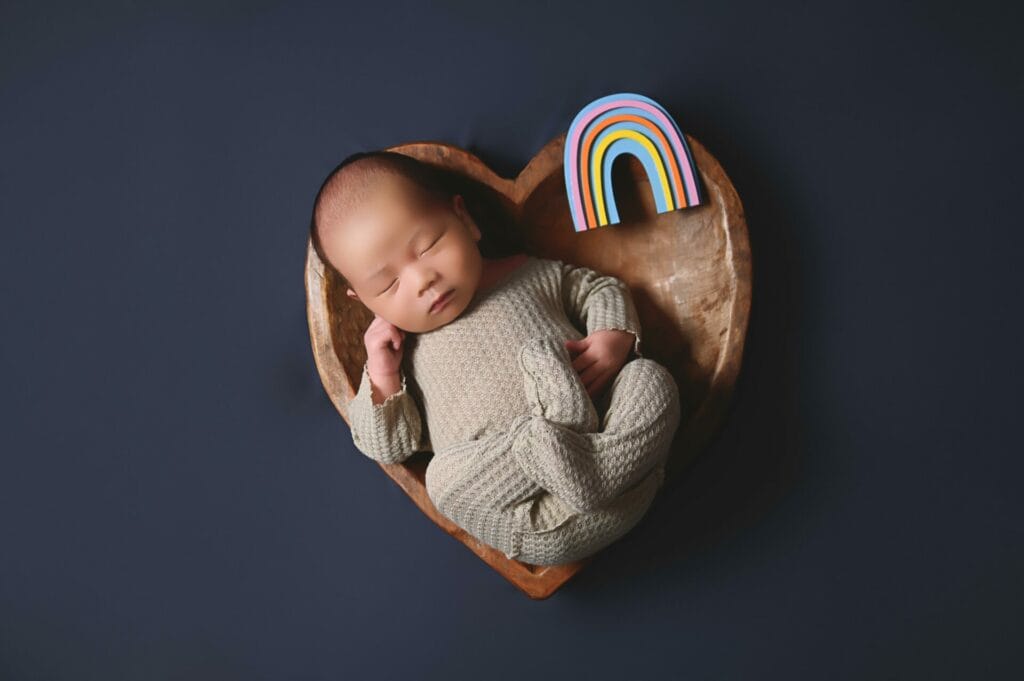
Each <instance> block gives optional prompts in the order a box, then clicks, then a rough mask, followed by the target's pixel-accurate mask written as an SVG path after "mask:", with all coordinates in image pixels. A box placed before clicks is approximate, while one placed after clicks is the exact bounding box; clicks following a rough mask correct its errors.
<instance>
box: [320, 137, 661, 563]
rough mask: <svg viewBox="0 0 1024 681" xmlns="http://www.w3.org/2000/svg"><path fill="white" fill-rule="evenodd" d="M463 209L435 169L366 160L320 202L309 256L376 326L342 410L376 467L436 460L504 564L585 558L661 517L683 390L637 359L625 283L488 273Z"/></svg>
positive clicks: (582, 274)
mask: <svg viewBox="0 0 1024 681" xmlns="http://www.w3.org/2000/svg"><path fill="white" fill-rule="evenodd" d="M451 192H452V190H450V189H449V188H448V187H447V186H446V185H445V184H444V183H443V181H442V180H441V178H440V177H439V176H438V175H437V174H436V171H435V170H434V169H433V168H432V167H431V166H429V165H427V164H424V163H421V162H419V161H416V160H415V159H412V158H411V157H408V156H405V155H403V154H398V153H395V152H369V153H359V154H354V155H352V156H350V157H348V158H347V159H346V160H345V161H343V162H342V164H341V165H339V166H338V167H337V168H336V169H335V170H334V171H332V173H331V174H330V175H329V176H328V178H327V179H326V180H325V181H324V184H323V186H322V187H321V189H320V192H319V193H318V194H317V198H316V202H315V206H314V211H313V221H312V224H311V238H312V241H313V244H314V247H315V248H316V250H317V253H318V255H319V257H320V259H321V260H322V261H323V262H324V264H325V266H326V267H329V268H333V270H334V271H335V273H336V275H338V276H340V277H341V278H342V281H343V282H344V286H345V287H346V292H347V295H348V296H350V297H351V298H353V299H355V300H358V301H360V302H361V303H362V304H363V305H365V306H366V307H367V308H368V309H369V310H370V311H371V312H373V313H374V315H375V317H374V319H373V321H372V322H371V324H370V326H369V328H368V329H367V330H366V333H365V335H364V343H365V345H366V355H367V359H366V363H365V364H364V366H363V371H362V378H361V382H360V385H359V388H358V390H357V392H356V395H355V396H354V398H353V399H352V400H351V401H350V402H349V403H348V405H347V410H348V419H349V423H350V426H351V430H352V438H353V442H354V444H355V445H356V447H357V448H358V449H359V450H360V451H361V452H362V453H364V454H366V455H367V456H368V457H370V458H372V459H374V460H376V461H379V462H382V463H399V462H401V461H404V460H405V459H407V458H408V457H409V456H411V455H412V454H413V453H414V452H416V451H424V450H429V451H433V458H432V459H431V461H430V463H429V464H428V467H427V471H426V488H427V495H428V496H429V497H430V499H431V501H432V502H433V504H434V506H435V507H436V508H437V510H438V511H439V512H440V513H441V514H442V515H444V516H445V517H447V518H449V519H450V520H451V521H452V522H454V523H455V524H456V525H458V526H459V527H461V528H462V529H464V530H465V531H466V532H468V533H469V534H470V535H472V536H473V537H475V538H476V539H478V540H479V541H481V542H483V543H484V544H487V545H488V546H491V547H494V548H496V549H498V550H500V551H502V552H503V553H504V554H505V555H506V556H508V557H509V558H515V559H517V560H520V561H523V562H525V563H531V564H534V565H554V564H560V563H566V562H570V561H574V560H578V559H581V558H584V557H586V556H588V555H591V554H593V553H594V552H596V551H598V550H600V549H601V548H603V547H605V546H607V545H608V544H611V543H612V542H614V541H615V540H617V539H618V538H620V537H622V536H623V535H624V534H626V533H627V532H628V531H629V530H630V529H631V528H632V527H634V526H635V525H636V523H637V522H638V521H639V520H640V519H641V517H643V515H644V513H646V511H647V509H648V508H649V506H650V504H651V502H652V501H653V499H654V496H655V494H656V492H657V490H658V488H659V487H660V486H661V483H662V481H663V479H664V465H665V461H666V458H667V455H668V451H669V447H670V444H671V440H672V437H673V435H674V433H675V431H676V428H677V427H678V425H679V422H680V402H679V392H678V388H677V386H676V383H675V380H674V379H673V378H672V376H671V374H670V373H669V372H668V370H667V369H665V367H663V366H662V365H660V364H658V363H656V362H654V361H653V360H650V359H647V358H645V357H643V356H642V355H641V353H640V325H639V320H638V318H637V314H636V309H635V306H634V304H633V300H632V298H631V296H630V293H629V289H628V288H627V287H626V285H625V284H624V283H623V282H622V281H620V280H619V279H617V278H615V277H611V276H603V275H601V274H599V273H598V272H596V271H594V270H592V269H588V268H586V267H578V266H574V265H571V264H568V263H565V262H562V261H560V260H550V259H545V258H538V257H534V256H530V255H522V254H520V255H515V256H511V257H506V258H501V259H485V258H483V257H482V255H481V253H480V250H479V248H478V245H477V242H478V241H480V239H481V232H480V229H479V228H478V225H477V224H476V221H475V220H474V218H473V215H472V214H471V213H470V212H469V210H468V209H467V207H466V203H465V200H464V198H463V196H462V195H460V194H452V193H451ZM581 328H583V329H586V332H587V333H586V335H584V334H583V333H582V332H581V331H580V329H581ZM595 402H596V404H595Z"/></svg>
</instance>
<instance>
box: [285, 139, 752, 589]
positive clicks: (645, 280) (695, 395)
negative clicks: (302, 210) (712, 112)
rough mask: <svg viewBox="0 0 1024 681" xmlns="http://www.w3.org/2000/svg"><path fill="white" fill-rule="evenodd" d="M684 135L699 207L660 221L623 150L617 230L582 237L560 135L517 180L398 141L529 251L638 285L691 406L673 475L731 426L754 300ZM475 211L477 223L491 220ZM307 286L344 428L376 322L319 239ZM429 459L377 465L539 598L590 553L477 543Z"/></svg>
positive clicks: (736, 248)
mask: <svg viewBox="0 0 1024 681" xmlns="http://www.w3.org/2000/svg"><path fill="white" fill-rule="evenodd" d="M686 140H687V143H688V144H689V145H690V151H691V153H692V154H693V159H694V162H695V164H696V166H697V169H698V171H699V174H700V179H701V183H702V187H703V196H704V199H703V200H704V203H703V204H701V205H699V206H695V207H692V208H685V209H682V210H675V211H670V212H666V213H658V212H657V210H656V207H655V204H654V197H653V194H652V192H651V190H650V184H649V182H648V179H647V176H646V174H645V173H644V170H643V166H642V165H641V164H640V162H639V161H637V160H636V159H635V158H633V157H631V156H622V157H620V158H619V159H618V160H617V161H616V162H615V165H614V166H613V173H612V184H613V191H614V194H615V200H616V204H617V206H618V210H619V216H620V218H621V222H620V223H618V224H614V225H605V226H602V227H597V228H596V229H590V230H587V231H585V232H576V231H575V229H574V226H573V222H572V217H571V215H570V213H569V204H568V201H567V196H566V188H565V179H564V174H563V170H562V153H563V146H564V142H565V135H564V134H563V135H561V136H559V137H558V138H556V139H554V140H552V141H551V142H549V143H548V144H547V145H546V146H545V147H544V148H543V149H541V151H540V152H539V153H538V154H537V155H536V156H535V157H534V158H533V159H532V160H531V161H530V162H529V164H527V166H526V168H525V169H524V170H523V171H522V173H520V175H519V177H517V178H516V179H514V180H510V179H506V178H502V177H499V176H497V175H496V174H494V172H492V171H491V170H490V169H489V168H488V167H487V166H486V165H485V164H484V163H483V162H482V161H481V160H480V159H478V158H477V157H476V156H474V155H472V154H470V153H469V152H466V151H464V150H462V149H459V148H458V147H453V146H450V145H447V144H441V143H428V142H422V143H411V144H403V145H399V146H395V147H390V150H391V151H397V152H400V153H403V154H407V155H409V156H413V157H415V158H417V159H419V160H421V161H425V162H427V163H430V164H433V165H436V166H439V167H441V168H443V169H445V170H446V171H447V172H449V173H451V174H454V175H457V176H458V177H460V178H462V179H464V180H465V181H466V182H467V186H469V187H475V190H474V191H479V192H481V194H480V196H482V197H484V198H488V199H489V200H490V205H492V206H496V207H497V210H498V212H499V213H501V214H502V215H501V218H503V219H505V220H508V224H509V225H510V227H509V228H510V229H517V230H518V234H517V237H518V240H519V242H520V243H521V244H522V246H523V250H524V251H525V252H527V253H530V254H532V255H535V256H538V257H543V258H551V259H556V260H562V261H565V262H568V263H573V264H576V265H583V266H586V267H590V268H593V269H595V270H597V271H599V272H601V273H606V274H611V275H614V276H616V277H618V278H620V279H621V280H622V281H624V282H625V283H626V284H628V285H629V287H630V290H631V292H632V294H633V298H634V301H635V303H636V307H637V312H638V313H639V315H640V321H641V325H642V329H641V333H642V343H641V346H640V350H641V352H642V353H643V355H644V356H645V357H649V358H651V359H653V360H655V361H657V362H659V363H661V364H663V365H665V366H666V367H667V368H668V369H669V370H670V371H671V372H672V374H673V376H675V378H676V381H677V383H678V385H679V391H680V396H681V398H682V408H683V413H682V422H681V424H680V427H679V430H678V431H677V433H676V436H675V438H674V440H673V445H672V453H671V458H670V460H669V465H668V475H669V476H670V477H671V476H673V475H676V474H678V472H679V471H680V470H681V469H683V468H685V467H686V466H687V465H688V464H689V463H690V462H692V460H693V458H694V457H695V455H696V454H697V453H698V452H699V451H700V449H701V448H702V447H703V446H704V445H705V444H706V443H707V442H708V440H709V439H710V438H711V436H712V435H714V433H715V431H716V430H717V428H718V427H719V426H720V425H721V422H722V420H723V417H724V415H725V412H726V409H727V408H728V405H729V399H730V397H731V394H732V390H733V386H734V384H735V382H736V378H737V375H738V373H739V369H740V363H741V359H742V354H743V344H744V339H745V336H746V331H747V322H748V317H749V313H750V303H751V274H752V264H751V257H750V246H749V240H748V236H747V227H746V222H745V219H744V215H743V207H742V205H741V203H740V199H739V197H738V196H737V194H736V190H735V189H734V188H733V186H732V183H731V182H730V181H729V178H728V177H727V176H726V174H725V172H724V171H723V170H722V168H721V166H720V165H719V164H718V162H717V161H716V160H715V158H714V157H713V156H711V154H709V153H708V151H707V150H706V149H705V148H704V147H703V146H702V145H701V144H700V143H699V142H697V140H695V139H694V138H692V137H690V136H689V135H687V136H686ZM467 199H468V197H467ZM470 205H472V204H470ZM475 217H476V219H477V221H478V223H479V222H480V221H481V216H480V215H476V216H475ZM492 217H493V216H492ZM481 229H482V230H484V234H485V236H484V238H485V239H486V238H488V237H487V236H486V235H487V231H486V230H485V229H484V228H483V227H481ZM305 285H306V309H307V316H308V320H309V328H310V337H311V341H312V345H313V354H314V358H315V361H316V366H317V370H318V372H319V374H320V378H321V380H322V381H323V385H324V388H325V389H326V391H327V394H328V395H329V396H330V399H331V401H332V402H333V403H334V406H335V407H336V408H337V409H338V412H339V413H340V414H341V416H342V418H344V419H345V421H346V423H348V422H349V421H348V415H347V410H346V406H347V404H348V402H349V400H351V399H352V397H353V396H354V395H355V391H356V390H357V389H358V387H359V380H360V377H361V371H362V367H363V363H364V362H365V361H366V350H365V348H364V346H363V334H364V333H365V331H366V328H367V327H368V326H369V324H370V322H371V320H372V319H373V314H372V313H371V312H370V311H369V310H367V309H366V308H365V307H364V306H363V305H362V304H361V303H358V302H356V301H353V300H352V299H351V298H349V297H348V296H346V295H345V290H344V288H343V287H342V286H340V284H339V282H338V281H337V280H336V277H334V276H332V271H331V270H330V269H329V268H325V267H324V265H323V263H322V262H321V261H320V259H319V258H318V257H317V254H316V251H315V249H314V248H313V246H312V243H311V242H308V243H307V258H306V270H305ZM580 331H581V332H583V333H585V332H586V330H585V329H581V330H580ZM431 456H432V454H431V452H429V451H423V452H417V453H416V454H414V455H413V456H412V457H411V458H410V459H408V460H406V461H405V462H403V463H401V464H394V465H385V464H380V466H381V468H383V469H384V472H385V473H387V474H388V475H389V476H390V477H391V478H392V479H393V480H394V481H395V482H396V483H398V485H399V486H400V487H401V488H402V489H403V490H405V492H406V493H407V494H408V495H409V497H410V498H411V499H412V500H413V502H415V503H416V505H417V506H418V507H419V508H420V509H421V510H422V511H423V512H424V513H425V514H426V515H427V516H428V517H430V519H431V520H433V521H434V522H435V523H437V524H438V525H439V526H440V527H441V528H443V529H444V530H445V531H446V532H447V533H448V534H450V535H452V536H453V537H455V538H456V539H458V540H459V541H461V542H463V543H464V544H465V545H466V546H467V547H468V548H469V549H470V550H472V551H473V552H474V553H476V554H477V555H478V556H479V557H480V558H482V559H483V560H484V561H485V562H487V563H488V564H489V565H491V566H492V567H493V568H494V569H495V570H497V571H498V572H499V573H500V574H502V575H503V576H504V577H505V578H506V579H508V580H509V581H511V582H512V583H513V584H514V585H515V586H516V587H518V588H519V589H521V590H522V591H523V592H525V593H526V594H527V595H529V596H530V597H531V598H546V597H548V596H550V595H551V594H552V593H554V591H555V590H557V589H558V588H559V587H560V586H561V585H563V584H564V583H565V582H566V581H567V580H568V579H569V578H571V577H572V576H573V575H574V574H576V573H577V572H578V571H579V570H580V569H581V568H582V567H583V566H584V565H585V564H586V563H587V562H589V561H590V560H592V559H593V556H591V557H590V558H587V559H584V560H581V561H577V562H575V563H569V564H566V565H558V566H534V565H528V564H526V563H521V562H519V561H516V560H511V559H509V558H506V557H505V555H504V554H502V553H501V552H500V551H497V550H495V549H492V548H490V547H488V546H486V545H484V544H481V543H480V542H478V541H477V540H476V539H474V538H473V537H471V536H470V535H468V534H467V533H466V532H464V531H463V530H462V529H460V528H459V527H457V526H456V525H454V524H453V523H452V522H451V521H449V520H448V519H447V518H445V517H444V516H442V515H441V514H440V513H438V511H437V510H436V509H435V508H434V506H433V504H432V503H431V501H430V499H429V498H428V497H427V493H426V488H425V486H424V475H425V472H426V468H427V464H428V462H429V461H430V457H431Z"/></svg>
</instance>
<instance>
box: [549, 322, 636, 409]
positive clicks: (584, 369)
mask: <svg viewBox="0 0 1024 681" xmlns="http://www.w3.org/2000/svg"><path fill="white" fill-rule="evenodd" d="M635 340H636V336H635V335H633V334H632V333H631V332H629V331H623V330H621V329H602V330H600V331H595V332H593V333H592V334H590V335H589V336H586V337H585V338H581V339H579V340H567V341H565V347H566V349H567V350H568V351H569V355H570V356H572V357H573V360H572V366H573V368H574V369H575V370H576V372H577V373H578V374H579V375H580V378H581V379H582V380H583V385H584V386H585V387H586V389H587V393H588V394H589V395H590V398H591V399H592V400H596V399H597V398H598V397H599V396H600V395H601V394H602V393H603V392H604V389H605V388H606V387H607V386H608V384H609V383H610V382H611V381H612V379H614V378H615V377H616V376H617V375H618V373H619V370H620V369H622V365H624V364H625V363H626V359H627V358H628V357H629V354H630V352H631V351H632V349H633V343H634V341H635Z"/></svg>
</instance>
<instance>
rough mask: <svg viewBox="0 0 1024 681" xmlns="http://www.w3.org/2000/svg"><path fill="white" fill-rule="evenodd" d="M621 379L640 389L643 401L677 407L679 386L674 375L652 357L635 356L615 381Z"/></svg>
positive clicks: (618, 381) (619, 381)
mask: <svg viewBox="0 0 1024 681" xmlns="http://www.w3.org/2000/svg"><path fill="white" fill-rule="evenodd" d="M624 374H625V377H624ZM623 381H628V382H629V383H630V384H631V385H632V386H633V387H634V388H636V387H639V388H640V389H642V390H643V392H644V396H645V398H646V399H645V401H649V400H654V401H657V402H663V403H665V404H666V405H667V406H668V407H669V408H673V407H674V408H676V409H678V407H679V386H678V384H677V383H676V379H675V377H674V376H673V375H672V372H670V371H669V370H668V369H667V368H666V367H665V366H664V365H662V364H659V363H658V362H655V361H654V360H653V359H649V358H647V357H637V358H636V359H633V360H630V361H629V362H627V363H626V364H625V365H624V366H623V367H622V370H621V371H620V372H619V376H618V378H617V380H616V382H617V383H621V382H623Z"/></svg>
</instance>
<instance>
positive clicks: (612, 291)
mask: <svg viewBox="0 0 1024 681" xmlns="http://www.w3.org/2000/svg"><path fill="white" fill-rule="evenodd" d="M561 268H562V304H563V306H564V307H565V311H566V313H568V314H569V315H570V318H571V319H572V320H573V322H574V323H576V324H578V325H580V326H583V327H585V328H586V329H587V334H588V335H589V334H591V333H593V332H595V331H600V330H602V329H621V330H623V331H629V332H630V333H632V334H633V335H634V336H636V339H635V340H634V342H633V352H634V353H636V356H637V357H643V355H642V354H641V353H640V318H639V316H638V315H637V312H636V305H634V303H633V296H632V294H631V293H630V291H629V287H628V286H626V284H625V282H623V281H622V280H621V279H618V278H616V277H613V276H610V275H603V274H601V273H599V272H596V271H595V270H592V269H590V268H589V267H582V266H578V265H572V264H569V263H566V262H562V263H561Z"/></svg>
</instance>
